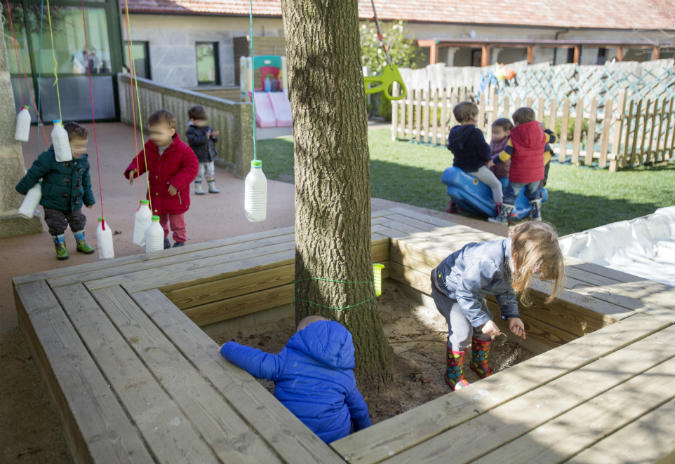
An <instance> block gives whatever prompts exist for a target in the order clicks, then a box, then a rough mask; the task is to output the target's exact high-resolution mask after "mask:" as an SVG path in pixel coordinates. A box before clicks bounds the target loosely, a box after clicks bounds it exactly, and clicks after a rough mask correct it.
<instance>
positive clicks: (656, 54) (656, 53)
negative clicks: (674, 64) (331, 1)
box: [652, 47, 661, 60]
mask: <svg viewBox="0 0 675 464" xmlns="http://www.w3.org/2000/svg"><path fill="white" fill-rule="evenodd" d="M660 54H661V50H660V49H659V47H653V48H652V60H658V59H659V56H660Z"/></svg>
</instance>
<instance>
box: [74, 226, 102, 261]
mask: <svg viewBox="0 0 675 464" xmlns="http://www.w3.org/2000/svg"><path fill="white" fill-rule="evenodd" d="M73 235H74V236H75V242H77V251H78V252H80V253H84V254H85V255H90V254H92V253H93V252H94V251H96V250H94V248H92V247H90V246H89V245H88V244H87V242H86V241H85V240H84V231H83V230H81V231H79V232H74V233H73Z"/></svg>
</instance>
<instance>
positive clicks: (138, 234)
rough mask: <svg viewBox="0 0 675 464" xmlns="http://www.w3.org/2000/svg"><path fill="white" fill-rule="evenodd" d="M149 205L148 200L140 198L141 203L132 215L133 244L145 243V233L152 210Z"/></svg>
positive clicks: (150, 219) (150, 221)
mask: <svg viewBox="0 0 675 464" xmlns="http://www.w3.org/2000/svg"><path fill="white" fill-rule="evenodd" d="M149 205H150V202H149V201H148V200H141V205H140V206H139V207H138V211H136V216H134V244H136V245H138V246H144V245H145V233H146V232H147V230H148V227H150V223H152V211H150V206H149Z"/></svg>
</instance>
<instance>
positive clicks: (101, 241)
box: [96, 218, 115, 259]
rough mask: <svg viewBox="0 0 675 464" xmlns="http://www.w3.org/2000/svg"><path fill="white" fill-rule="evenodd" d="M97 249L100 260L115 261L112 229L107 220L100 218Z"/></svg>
mask: <svg viewBox="0 0 675 464" xmlns="http://www.w3.org/2000/svg"><path fill="white" fill-rule="evenodd" d="M96 248H98V257H99V259H113V258H114V257H115V247H114V246H113V236H112V229H111V228H110V224H108V221H106V219H105V218H98V226H97V227H96Z"/></svg>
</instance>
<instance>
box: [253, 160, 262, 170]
mask: <svg viewBox="0 0 675 464" xmlns="http://www.w3.org/2000/svg"><path fill="white" fill-rule="evenodd" d="M251 167H252V168H261V167H262V161H261V160H253V161H251Z"/></svg>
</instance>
